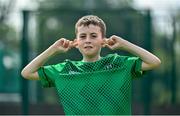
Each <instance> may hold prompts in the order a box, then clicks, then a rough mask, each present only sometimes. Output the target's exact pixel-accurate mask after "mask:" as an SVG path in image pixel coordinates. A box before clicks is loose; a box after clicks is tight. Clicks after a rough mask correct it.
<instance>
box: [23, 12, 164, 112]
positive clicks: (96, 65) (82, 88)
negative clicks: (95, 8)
mask: <svg viewBox="0 0 180 116" xmlns="http://www.w3.org/2000/svg"><path fill="white" fill-rule="evenodd" d="M75 31H76V39H74V41H70V40H67V39H65V38H61V39H59V40H57V41H56V42H55V43H54V44H53V45H51V46H50V47H49V48H48V49H47V50H45V51H44V52H43V53H41V54H40V55H39V56H37V57H36V58H35V59H34V60H33V61H31V62H30V63H29V64H28V65H27V66H26V67H25V68H24V69H23V70H22V72H21V74H22V76H23V77H24V78H25V79H30V80H41V82H42V85H43V86H44V87H56V89H57V92H58V94H59V97H60V100H61V103H62V105H63V108H64V112H65V114H76V115H77V114H78V115H80V114H89V115H90V114H109V115H116V114H121V115H122V114H131V79H132V78H136V77H138V76H141V75H142V71H146V70H151V69H154V68H155V67H157V66H159V65H160V63H161V61H160V60H159V58H157V57H156V56H155V55H153V54H152V53H150V52H148V51H146V50H144V49H143V48H140V47H138V46H136V45H134V44H132V43H130V42H128V41H126V40H124V39H122V38H121V37H118V36H115V35H113V36H111V37H110V38H108V39H107V38H106V36H105V34H106V25H105V23H104V22H103V20H102V19H100V18H99V17H97V16H94V15H88V16H84V17H82V18H80V19H79V20H78V22H77V23H76V26H75ZM72 47H76V48H77V49H79V51H80V52H81V54H82V56H83V59H82V61H71V60H65V61H64V62H63V63H59V64H56V65H49V66H43V64H44V63H45V62H47V60H48V59H49V58H52V57H53V56H54V55H57V54H59V55H63V53H65V52H67V51H68V50H69V49H71V48H72ZM102 47H108V48H110V49H112V50H115V49H116V50H125V51H127V52H130V53H132V54H133V55H135V56H137V57H128V56H120V55H118V54H110V55H107V56H106V57H101V56H100V52H101V48H102Z"/></svg>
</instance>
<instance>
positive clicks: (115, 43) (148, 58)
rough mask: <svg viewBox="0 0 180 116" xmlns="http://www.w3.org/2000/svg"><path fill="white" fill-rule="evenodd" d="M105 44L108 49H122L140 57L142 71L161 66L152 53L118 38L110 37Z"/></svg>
mask: <svg viewBox="0 0 180 116" xmlns="http://www.w3.org/2000/svg"><path fill="white" fill-rule="evenodd" d="M106 43H107V44H108V45H107V46H108V47H109V48H110V49H122V50H125V51H127V52H130V53H132V54H133V55H136V56H138V57H140V58H141V60H142V61H143V62H142V66H141V70H142V71H145V70H151V69H153V68H155V67H157V66H159V65H160V64H161V61H160V59H159V58H158V57H156V56H155V55H153V54H152V53H150V52H148V51H147V50H145V49H143V48H141V47H139V46H137V45H134V44H132V43H130V42H128V41H126V40H124V39H122V38H120V37H118V36H111V37H110V38H109V39H108V40H107V42H106Z"/></svg>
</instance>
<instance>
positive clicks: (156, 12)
mask: <svg viewBox="0 0 180 116" xmlns="http://www.w3.org/2000/svg"><path fill="white" fill-rule="evenodd" d="M179 12H180V1H179V0H0V114H64V112H63V109H62V107H61V105H60V104H59V100H58V96H57V94H56V91H55V89H54V88H46V89H44V88H42V87H41V84H40V82H38V81H27V80H24V79H23V78H22V77H21V75H20V72H21V69H22V68H23V67H24V66H25V65H26V64H27V63H28V62H29V61H31V60H32V59H33V58H35V56H37V55H38V54H40V53H41V52H42V51H44V50H45V49H46V48H47V47H48V46H50V45H51V44H52V43H54V42H55V41H56V40H57V39H59V38H61V37H64V38H68V39H70V40H72V39H73V38H74V37H75V34H74V25H75V23H76V21H77V20H78V19H79V18H80V17H82V16H84V15H88V14H93V15H98V16H99V17H100V18H102V19H103V20H104V21H105V23H106V25H107V37H109V36H111V35H112V34H115V35H118V36H121V37H123V38H125V39H127V40H128V41H130V42H132V43H134V44H136V45H139V46H141V47H143V48H145V49H146V50H148V51H150V52H152V53H154V54H155V55H157V56H158V57H159V58H160V59H161V61H162V64H161V66H160V67H159V68H157V69H156V70H153V71H149V72H148V73H147V74H146V75H144V77H143V78H141V79H136V80H133V81H132V85H133V91H132V101H133V103H132V112H133V114H180V78H179V75H180V70H178V69H179V68H180V13H179ZM113 52H117V53H119V54H122V55H130V54H128V53H126V52H123V51H113ZM108 53H112V51H109V50H108V49H105V48H104V49H103V50H102V56H105V55H106V54H108ZM66 58H69V59H74V60H80V59H81V58H82V57H81V55H80V53H79V52H78V51H77V50H76V49H72V50H71V51H69V52H68V53H67V54H65V55H64V56H63V57H58V56H56V57H55V58H53V59H51V60H49V62H48V63H47V64H46V65H48V64H54V63H58V62H61V61H63V60H64V59H66Z"/></svg>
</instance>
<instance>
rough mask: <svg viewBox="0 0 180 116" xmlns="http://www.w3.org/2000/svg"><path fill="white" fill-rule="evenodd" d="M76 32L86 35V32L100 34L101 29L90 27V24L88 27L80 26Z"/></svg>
mask: <svg viewBox="0 0 180 116" xmlns="http://www.w3.org/2000/svg"><path fill="white" fill-rule="evenodd" d="M77 32H78V33H86V32H93V33H101V29H100V27H99V26H96V25H92V24H90V25H88V26H84V25H81V26H79V27H77Z"/></svg>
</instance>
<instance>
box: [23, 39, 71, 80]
mask: <svg viewBox="0 0 180 116" xmlns="http://www.w3.org/2000/svg"><path fill="white" fill-rule="evenodd" d="M73 45H74V42H72V41H69V40H66V39H64V38H62V39H59V40H57V41H56V42H55V43H54V44H53V45H51V46H50V47H49V48H48V49H47V50H45V51H44V52H43V53H41V54H40V55H39V56H37V57H36V58H35V59H34V60H32V61H31V62H30V63H29V64H28V65H27V66H26V67H25V68H24V69H23V70H22V72H21V75H22V76H23V77H24V78H25V79H29V80H39V75H38V69H39V68H40V67H41V66H43V65H44V64H45V63H46V62H47V60H48V59H49V58H51V57H52V56H54V55H56V54H57V53H65V52H67V51H68V50H69V49H70V48H72V47H74V46H73Z"/></svg>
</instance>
